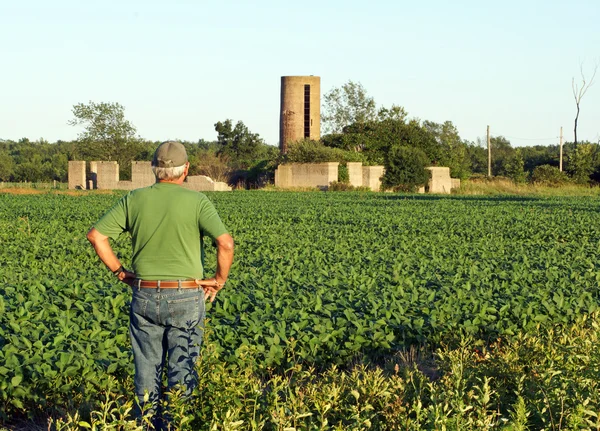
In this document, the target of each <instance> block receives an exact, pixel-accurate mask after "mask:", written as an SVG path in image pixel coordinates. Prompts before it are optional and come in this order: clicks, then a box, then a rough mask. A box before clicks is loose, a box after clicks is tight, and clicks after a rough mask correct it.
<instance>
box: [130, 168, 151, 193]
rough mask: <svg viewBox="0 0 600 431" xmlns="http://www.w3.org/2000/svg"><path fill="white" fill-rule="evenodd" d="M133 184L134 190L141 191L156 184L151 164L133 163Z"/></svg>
mask: <svg viewBox="0 0 600 431" xmlns="http://www.w3.org/2000/svg"><path fill="white" fill-rule="evenodd" d="M131 182H132V183H133V185H132V188H134V189H139V188H142V187H148V186H151V185H152V184H154V183H155V182H156V177H155V176H154V172H152V163H151V162H131Z"/></svg>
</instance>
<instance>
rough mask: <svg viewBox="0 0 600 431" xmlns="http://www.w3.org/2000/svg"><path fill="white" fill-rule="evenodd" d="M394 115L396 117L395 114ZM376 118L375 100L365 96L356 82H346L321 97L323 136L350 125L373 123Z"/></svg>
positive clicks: (364, 91) (363, 90) (364, 92)
mask: <svg viewBox="0 0 600 431" xmlns="http://www.w3.org/2000/svg"><path fill="white" fill-rule="evenodd" d="M394 114H395V115H398V113H397V112H395V113H394ZM376 117H377V112H376V110H375V100H373V98H372V97H369V96H367V91H366V90H365V88H364V87H363V86H362V84H360V83H358V82H353V81H348V82H347V83H346V84H344V85H342V86H341V87H339V88H338V87H334V88H333V89H331V90H330V91H329V92H328V93H326V94H325V95H324V96H323V111H322V113H321V127H322V129H323V132H324V134H327V133H341V132H343V130H344V127H346V126H348V125H350V124H355V123H365V122H367V121H373V120H375V119H376Z"/></svg>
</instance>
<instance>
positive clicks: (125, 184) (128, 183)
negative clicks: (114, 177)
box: [116, 181, 139, 190]
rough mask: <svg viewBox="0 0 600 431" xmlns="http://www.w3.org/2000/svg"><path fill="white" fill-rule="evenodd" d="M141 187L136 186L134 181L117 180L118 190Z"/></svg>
mask: <svg viewBox="0 0 600 431" xmlns="http://www.w3.org/2000/svg"><path fill="white" fill-rule="evenodd" d="M137 188H139V187H135V185H134V184H133V181H119V182H117V187H116V190H133V189H137Z"/></svg>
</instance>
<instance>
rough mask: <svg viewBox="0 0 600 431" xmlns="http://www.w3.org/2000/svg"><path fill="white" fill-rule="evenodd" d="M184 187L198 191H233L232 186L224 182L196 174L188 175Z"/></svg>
mask: <svg viewBox="0 0 600 431" xmlns="http://www.w3.org/2000/svg"><path fill="white" fill-rule="evenodd" d="M183 187H185V188H187V189H190V190H195V191H197V192H225V191H231V187H230V186H229V185H228V184H227V183H224V182H221V181H214V180H213V179H212V178H210V177H207V176H205V175H194V176H190V177H187V181H186V182H184V183H183Z"/></svg>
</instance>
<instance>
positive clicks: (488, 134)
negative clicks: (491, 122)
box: [487, 126, 492, 178]
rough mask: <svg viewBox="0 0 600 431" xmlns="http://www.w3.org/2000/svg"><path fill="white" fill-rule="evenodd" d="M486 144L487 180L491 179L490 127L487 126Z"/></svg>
mask: <svg viewBox="0 0 600 431" xmlns="http://www.w3.org/2000/svg"><path fill="white" fill-rule="evenodd" d="M487 144H488V178H492V143H491V140H490V126H487Z"/></svg>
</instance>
